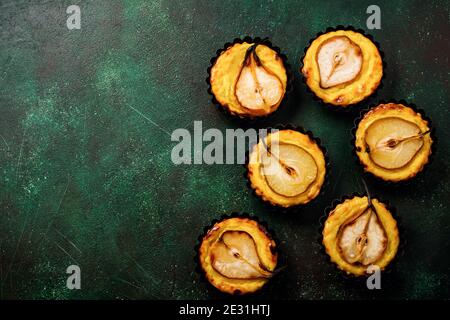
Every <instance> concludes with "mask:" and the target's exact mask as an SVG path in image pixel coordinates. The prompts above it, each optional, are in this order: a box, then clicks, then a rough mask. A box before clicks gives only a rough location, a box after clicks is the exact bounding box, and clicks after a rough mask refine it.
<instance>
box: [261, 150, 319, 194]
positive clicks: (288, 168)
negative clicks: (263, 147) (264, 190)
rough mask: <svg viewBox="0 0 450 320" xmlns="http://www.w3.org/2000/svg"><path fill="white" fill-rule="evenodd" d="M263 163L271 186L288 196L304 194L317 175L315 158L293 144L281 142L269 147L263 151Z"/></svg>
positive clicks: (265, 174)
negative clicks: (274, 146)
mask: <svg viewBox="0 0 450 320" xmlns="http://www.w3.org/2000/svg"><path fill="white" fill-rule="evenodd" d="M273 149H276V151H273ZM261 163H262V169H263V173H264V176H265V178H266V181H267V184H268V185H269V187H270V188H271V189H272V190H273V191H274V192H276V193H278V194H280V195H283V196H286V197H294V196H297V195H299V194H302V193H303V192H305V191H306V190H307V189H308V187H309V186H310V185H311V183H313V182H314V181H315V180H316V177H317V164H316V162H315V161H314V158H313V157H312V156H311V155H310V154H309V153H308V152H307V151H306V150H305V149H303V148H301V147H298V146H296V145H293V144H285V143H279V144H277V145H276V148H271V147H269V148H268V150H267V152H262V153H261Z"/></svg>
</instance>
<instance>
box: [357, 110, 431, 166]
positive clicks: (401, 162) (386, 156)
mask: <svg viewBox="0 0 450 320" xmlns="http://www.w3.org/2000/svg"><path fill="white" fill-rule="evenodd" d="M426 133H427V132H425V133H423V134H422V133H421V131H420V128H419V127H418V126H417V125H416V124H414V123H412V122H409V121H406V120H403V119H400V118H394V117H389V118H383V119H379V120H377V121H375V122H374V123H372V124H371V125H370V126H369V128H368V129H367V131H366V136H365V141H366V144H367V146H368V147H369V153H370V158H371V159H372V161H373V162H375V163H376V164H377V165H378V166H380V167H382V168H385V169H398V168H401V167H403V166H405V165H407V164H408V163H409V162H410V161H411V160H412V159H413V158H414V156H415V155H416V154H417V152H418V151H419V150H420V149H421V148H422V146H423V139H422V137H423V135H424V134H426Z"/></svg>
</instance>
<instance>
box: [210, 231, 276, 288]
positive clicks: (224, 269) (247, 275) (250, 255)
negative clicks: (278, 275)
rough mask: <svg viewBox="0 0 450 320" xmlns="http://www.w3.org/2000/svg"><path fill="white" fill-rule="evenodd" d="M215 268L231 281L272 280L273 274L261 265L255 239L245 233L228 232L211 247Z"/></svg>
mask: <svg viewBox="0 0 450 320" xmlns="http://www.w3.org/2000/svg"><path fill="white" fill-rule="evenodd" d="M210 257H211V261H212V266H213V268H214V269H215V270H216V271H217V272H219V273H220V274H222V275H223V276H224V277H227V278H230V279H247V280H248V279H259V278H270V277H271V276H272V275H273V273H272V272H270V271H268V270H267V269H266V267H264V265H263V264H262V263H261V261H260V259H259V256H258V252H257V251H256V245H255V241H254V240H253V238H252V237H251V236H250V235H249V234H248V233H247V232H244V231H226V232H224V233H223V234H222V236H221V238H220V239H219V240H218V241H217V242H215V243H214V244H213V245H212V246H211V251H210Z"/></svg>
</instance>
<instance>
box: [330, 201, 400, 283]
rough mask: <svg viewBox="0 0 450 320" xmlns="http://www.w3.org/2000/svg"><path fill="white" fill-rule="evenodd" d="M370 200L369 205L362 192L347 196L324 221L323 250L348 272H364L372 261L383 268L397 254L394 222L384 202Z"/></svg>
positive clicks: (397, 238) (396, 230)
mask: <svg viewBox="0 0 450 320" xmlns="http://www.w3.org/2000/svg"><path fill="white" fill-rule="evenodd" d="M371 203H372V207H370V206H369V202H368V199H367V197H365V196H364V197H354V198H352V199H347V200H345V201H344V202H343V203H340V204H338V205H337V206H336V207H335V208H334V209H333V210H332V211H331V212H330V214H329V215H328V218H327V219H326V221H325V225H324V229H323V232H322V235H323V245H324V246H325V251H326V253H327V254H328V255H329V256H330V259H331V261H332V262H334V263H335V264H336V265H337V266H338V267H339V269H341V270H343V271H345V272H346V273H347V274H353V275H355V276H363V275H365V274H367V270H368V267H369V266H371V265H376V266H378V267H379V268H380V270H383V269H385V268H386V267H387V265H388V264H389V263H390V262H391V261H392V260H393V259H394V257H395V255H396V254H397V251H398V246H399V243H400V238H399V232H398V228H397V222H396V221H395V219H394V218H393V217H392V214H391V212H390V211H389V210H388V208H387V206H386V205H385V204H383V203H381V202H380V201H378V200H377V199H372V201H371ZM368 210H370V211H368ZM369 217H370V220H368V219H369ZM366 225H367V228H365V227H366ZM361 230H365V231H361ZM364 239H367V243H366V244H365V245H364V243H363V242H364ZM360 244H363V246H362V247H361V246H359V245H360ZM358 246H359V247H358Z"/></svg>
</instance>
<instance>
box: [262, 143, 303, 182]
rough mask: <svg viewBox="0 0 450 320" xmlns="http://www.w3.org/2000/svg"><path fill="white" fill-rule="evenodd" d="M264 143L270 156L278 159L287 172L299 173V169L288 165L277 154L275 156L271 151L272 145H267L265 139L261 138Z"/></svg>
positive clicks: (289, 173) (290, 173) (291, 173)
mask: <svg viewBox="0 0 450 320" xmlns="http://www.w3.org/2000/svg"><path fill="white" fill-rule="evenodd" d="M261 141H262V144H263V146H264V149H265V150H266V151H267V154H268V155H269V157H271V156H273V157H274V158H275V160H277V161H278V163H279V164H280V165H281V166H282V167H283V169H284V170H286V172H287V174H288V175H290V176H295V175H297V171H296V170H295V169H294V168H292V167H291V166H288V165H287V164H285V163H284V162H283V161H281V160H280V159H279V158H278V157H277V156H275V155H274V154H273V153H272V152H271V151H270V147H268V146H267V144H266V141H265V139H264V138H263V139H261Z"/></svg>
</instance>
